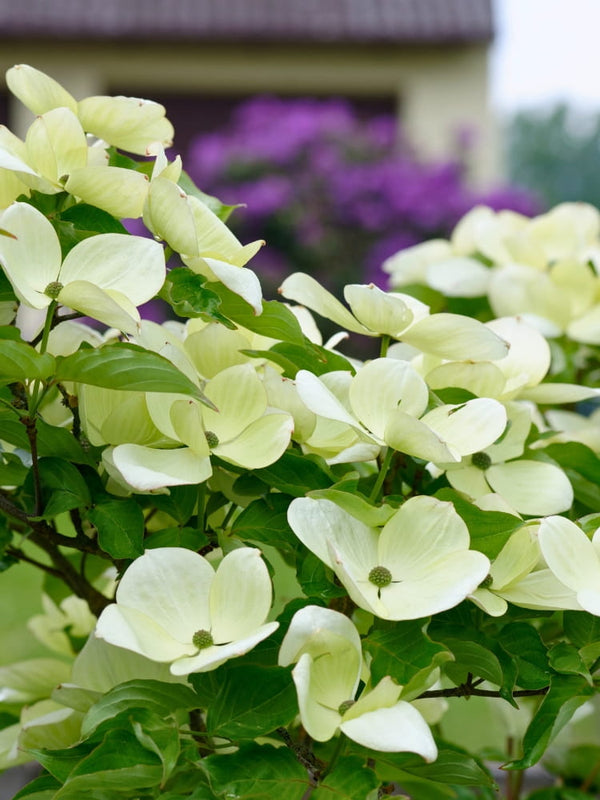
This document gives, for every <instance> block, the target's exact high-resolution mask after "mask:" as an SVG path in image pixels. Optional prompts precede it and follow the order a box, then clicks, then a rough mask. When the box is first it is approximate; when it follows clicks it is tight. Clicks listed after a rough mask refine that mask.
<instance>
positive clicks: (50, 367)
mask: <svg viewBox="0 0 600 800" xmlns="http://www.w3.org/2000/svg"><path fill="white" fill-rule="evenodd" d="M55 368H56V362H55V359H54V356H51V355H50V353H38V351H37V350H36V349H35V348H33V347H31V345H28V344H25V342H20V341H15V340H14V339H3V340H2V358H1V359H0V382H2V383H12V382H13V381H24V380H33V379H35V380H40V381H43V380H46V378H49V377H50V376H51V375H52V374H53V372H54V370H55Z"/></svg>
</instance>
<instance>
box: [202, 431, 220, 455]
mask: <svg viewBox="0 0 600 800" xmlns="http://www.w3.org/2000/svg"><path fill="white" fill-rule="evenodd" d="M204 435H205V436H206V441H207V442H208V446H209V447H210V449H211V450H213V449H214V448H215V447H218V446H219V437H218V436H217V434H216V433H213V432H212V431H204Z"/></svg>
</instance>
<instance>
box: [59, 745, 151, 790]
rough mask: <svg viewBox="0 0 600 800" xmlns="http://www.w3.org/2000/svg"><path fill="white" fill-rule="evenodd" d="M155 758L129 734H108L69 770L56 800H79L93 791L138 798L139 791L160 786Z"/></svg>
mask: <svg viewBox="0 0 600 800" xmlns="http://www.w3.org/2000/svg"><path fill="white" fill-rule="evenodd" d="M161 776H162V764H161V762H160V759H159V757H158V756H157V755H156V754H155V753H152V752H150V751H149V750H148V749H147V748H145V747H143V745H141V744H140V743H139V742H138V740H137V739H136V737H135V735H134V734H133V733H130V732H128V731H126V730H123V729H119V730H114V731H109V733H107V735H106V737H105V738H104V741H103V742H102V743H101V744H100V745H98V747H96V748H95V749H94V750H93V751H92V752H91V753H90V754H89V755H88V756H87V757H86V758H84V759H83V760H82V761H80V762H79V764H78V765H77V766H76V767H75V768H74V769H73V770H72V772H71V773H70V775H69V777H68V778H67V780H66V782H65V785H64V786H63V788H62V789H60V790H59V791H58V792H57V793H56V795H55V799H56V800H67V798H68V800H81V798H82V797H86V796H88V797H89V796H90V793H91V792H93V791H94V790H101V791H104V792H106V793H107V794H108V793H109V792H113V793H118V795H117V796H120V795H122V796H124V797H132V798H133V797H139V794H140V792H139V790H140V789H146V788H148V789H150V788H153V787H156V786H158V785H159V784H160V780H161Z"/></svg>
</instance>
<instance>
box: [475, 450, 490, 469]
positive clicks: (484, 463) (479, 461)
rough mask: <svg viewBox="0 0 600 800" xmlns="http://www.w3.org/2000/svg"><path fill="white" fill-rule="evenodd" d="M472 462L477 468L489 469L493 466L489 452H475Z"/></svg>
mask: <svg viewBox="0 0 600 800" xmlns="http://www.w3.org/2000/svg"><path fill="white" fill-rule="evenodd" d="M471 464H473V466H474V467H477V469H489V467H491V466H492V459H491V458H490V457H489V456H488V454H487V453H473V455H472V456H471Z"/></svg>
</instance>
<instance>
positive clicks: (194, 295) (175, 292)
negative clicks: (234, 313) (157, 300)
mask: <svg viewBox="0 0 600 800" xmlns="http://www.w3.org/2000/svg"><path fill="white" fill-rule="evenodd" d="M205 283H206V278H205V277H204V276H203V275H198V274H196V273H195V272H192V270H191V269H188V267H176V268H175V269H172V270H171V271H170V272H169V273H168V274H167V277H166V279H165V283H164V285H163V287H162V289H161V290H160V292H159V297H161V298H162V299H163V300H165V301H166V302H167V303H168V304H169V305H170V306H171V308H172V309H173V311H175V313H176V314H177V315H178V316H179V317H186V318H193V317H201V318H202V319H204V320H205V321H207V322H210V321H213V320H214V321H217V322H222V323H223V324H225V325H227V327H233V326H232V324H231V323H230V322H229V320H227V318H226V317H224V316H223V315H222V314H221V313H220V312H219V307H220V305H221V298H220V297H219V295H218V294H216V292H213V291H211V290H210V289H206V288H205V286H204V284H205Z"/></svg>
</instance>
